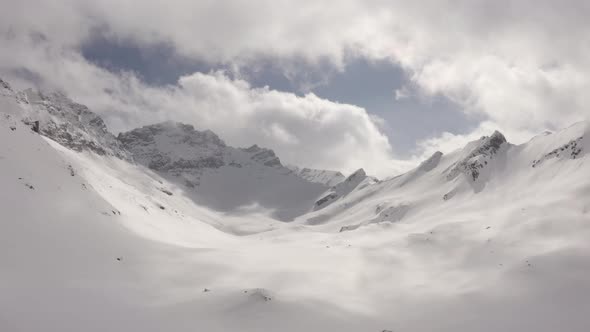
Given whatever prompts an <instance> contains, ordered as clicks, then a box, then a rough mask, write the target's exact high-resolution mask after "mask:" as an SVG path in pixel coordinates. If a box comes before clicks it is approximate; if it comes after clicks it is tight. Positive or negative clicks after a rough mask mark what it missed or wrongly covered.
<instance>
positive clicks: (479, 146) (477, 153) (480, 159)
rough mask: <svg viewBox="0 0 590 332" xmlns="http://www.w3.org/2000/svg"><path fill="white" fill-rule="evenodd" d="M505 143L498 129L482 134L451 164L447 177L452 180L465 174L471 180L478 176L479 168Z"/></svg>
mask: <svg viewBox="0 0 590 332" xmlns="http://www.w3.org/2000/svg"><path fill="white" fill-rule="evenodd" d="M504 143H506V138H505V137H504V135H502V134H501V133H500V132H499V131H495V132H494V133H493V134H492V135H491V136H489V137H488V136H484V137H482V138H481V139H480V140H479V141H477V142H474V145H475V147H474V148H473V149H472V150H471V152H469V153H468V154H467V156H466V157H464V158H462V159H461V160H459V161H458V162H456V163H455V164H453V166H451V168H450V170H449V171H448V173H447V179H448V180H452V179H454V178H456V177H457V176H458V175H459V174H462V173H463V174H466V175H467V176H468V177H469V178H471V179H472V180H473V181H476V180H477V178H478V177H479V174H480V172H481V169H483V168H484V167H485V166H486V165H487V164H488V163H489V161H490V160H492V159H493V158H494V155H496V154H497V153H498V151H499V150H500V149H501V148H502V145H503V144H504Z"/></svg>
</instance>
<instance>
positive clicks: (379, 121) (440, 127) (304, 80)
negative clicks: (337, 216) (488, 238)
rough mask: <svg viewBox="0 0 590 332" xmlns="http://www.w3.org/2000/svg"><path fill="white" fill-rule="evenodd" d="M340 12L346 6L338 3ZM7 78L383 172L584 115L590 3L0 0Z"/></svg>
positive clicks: (0, 65) (107, 111)
mask: <svg viewBox="0 0 590 332" xmlns="http://www.w3.org/2000/svg"><path fill="white" fill-rule="evenodd" d="M335 3H337V5H335ZM0 5H1V8H3V10H2V11H1V12H0V45H2V47H1V48H0V77H2V78H4V79H6V80H8V81H9V82H11V83H12V84H13V85H15V86H16V87H17V88H26V87H35V88H38V89H42V90H60V91H63V92H65V93H67V94H68V95H69V96H70V97H71V98H73V99H74V100H76V101H79V102H81V103H83V104H86V105H87V106H89V107H90V108H91V109H92V110H94V111H95V112H97V113H99V114H100V115H101V116H103V118H104V119H105V121H106V122H107V124H108V125H109V128H110V129H111V130H112V131H114V132H120V131H125V130H129V129H132V128H134V127H137V126H141V125H146V124H151V123H155V122H159V121H167V120H173V121H181V122H186V123H191V124H193V125H194V126H195V127H196V128H198V129H210V130H213V131H214V132H216V133H217V134H218V135H220V136H221V137H222V138H223V139H224V140H225V141H226V142H227V143H228V144H231V145H236V146H247V145H251V144H259V145H261V146H266V147H269V148H272V149H274V150H275V152H276V153H277V154H278V155H279V157H280V158H281V160H283V161H284V162H285V163H290V164H297V165H301V166H307V167H316V168H326V169H337V170H341V171H344V172H347V173H348V172H352V171H354V170H355V169H357V168H360V167H363V168H365V169H366V170H367V171H368V172H369V173H372V174H375V175H377V176H379V177H386V176H391V175H395V174H397V173H399V172H402V171H405V170H407V169H408V168H410V167H413V166H415V165H416V164H417V163H419V162H420V161H421V160H423V159H426V158H427V157H428V156H429V155H431V154H432V153H434V152H435V151H437V150H440V151H442V152H444V153H448V152H450V151H452V150H454V149H457V148H460V147H462V146H464V144H465V143H467V142H468V141H470V140H473V139H477V138H479V137H481V136H482V135H489V134H491V133H492V132H493V131H494V130H496V129H498V130H500V131H501V132H503V133H504V134H505V135H506V137H507V138H508V140H509V141H511V142H513V143H523V142H526V141H527V140H528V139H530V138H531V137H532V136H533V135H536V134H538V133H541V132H543V131H545V130H550V131H555V130H559V129H560V128H563V127H567V126H569V125H571V124H573V123H575V122H577V121H583V120H587V119H588V118H589V116H590V111H589V109H588V107H587V106H586V105H588V101H589V100H588V99H590V94H588V93H587V92H586V91H588V88H590V76H589V74H590V33H588V31H590V26H589V25H590V24H589V23H587V21H588V20H587V17H589V16H588V15H589V14H590V4H588V3H587V2H586V1H577V0H570V1H567V0H566V1H560V2H557V1H550V0H537V1H532V0H517V1H506V0H499V1H482V0H469V1H467V0H456V1H426V0H424V1H412V2H408V1H396V0H387V1H385V0H383V1H381V0H374V1H361V0H342V1H338V2H334V1H321V0H315V1H312V0H300V1H287V0H272V1H271V0H257V1H243V0H225V1H214V0H195V1H184V0H182V1H181V0H174V1H165V2H164V1H153V0H146V1H141V2H138V1H130V0H117V1H114V0H94V1H87V0H77V1H74V0H64V1H59V2H55V1H46V0H21V1H18V2H15V1H9V0H0Z"/></svg>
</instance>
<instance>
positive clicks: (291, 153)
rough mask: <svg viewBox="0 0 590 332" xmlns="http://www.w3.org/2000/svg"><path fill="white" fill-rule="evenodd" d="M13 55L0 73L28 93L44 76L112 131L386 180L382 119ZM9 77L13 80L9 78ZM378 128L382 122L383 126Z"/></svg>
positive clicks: (237, 87) (233, 84)
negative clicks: (187, 137)
mask: <svg viewBox="0 0 590 332" xmlns="http://www.w3.org/2000/svg"><path fill="white" fill-rule="evenodd" d="M8 46H9V47H10V49H11V50H12V52H11V55H12V56H14V55H15V54H16V55H18V57H16V58H13V57H11V56H6V55H3V56H2V55H0V63H1V64H0V71H2V72H6V73H7V75H8V77H7V78H8V79H9V80H11V81H16V82H17V86H20V87H23V88H24V87H26V86H27V84H28V82H27V80H25V81H20V79H19V78H20V77H21V76H22V75H20V74H19V73H18V72H17V73H16V74H15V73H12V72H11V71H10V69H11V68H17V67H23V68H27V70H29V71H31V72H33V73H35V74H36V76H39V77H42V78H43V80H41V81H40V82H39V86H40V87H41V88H43V89H63V90H65V91H67V92H68V93H69V94H70V95H71V96H72V97H73V98H74V99H75V100H77V101H79V102H81V103H84V104H87V105H90V106H91V107H92V109H93V110H94V111H96V112H98V113H99V114H101V115H102V116H103V117H104V118H105V120H106V121H107V123H108V124H109V125H110V127H111V129H114V130H115V131H121V130H128V129H131V128H134V127H136V126H140V125H145V124H151V123H155V122H160V121H166V120H173V121H181V122H185V123H190V124H193V125H195V127H196V128H199V129H202V130H204V129H210V130H213V131H214V132H216V133H218V134H219V135H220V136H221V137H222V138H223V139H224V140H226V142H227V143H228V144H231V145H234V146H249V145H252V144H259V145H261V146H265V147H269V148H272V149H274V150H275V151H276V152H277V154H278V155H279V157H280V158H281V159H282V160H283V161H284V162H286V163H292V164H298V165H302V166H311V167H319V168H326V169H338V170H343V171H346V172H352V171H354V170H355V169H357V168H360V167H365V168H367V170H368V171H370V172H371V173H373V174H379V175H383V174H384V173H389V172H390V170H389V169H387V167H388V165H389V164H390V163H391V159H392V151H391V146H390V143H389V141H388V139H387V137H386V136H385V135H384V134H383V133H382V132H381V131H380V129H379V125H380V123H379V121H380V120H379V119H378V118H376V117H372V116H369V114H368V113H367V112H366V110H364V109H362V108H360V107H357V106H354V105H349V104H341V103H336V102H332V101H329V100H325V99H322V98H319V97H317V96H316V95H314V94H313V93H308V94H306V95H304V96H298V95H295V94H293V93H287V92H280V91H276V90H271V89H270V88H268V87H264V88H254V87H252V86H250V84H249V83H248V82H247V81H244V80H241V79H238V78H230V77H229V76H228V75H226V73H224V72H222V71H216V72H211V73H208V74H205V73H194V74H191V75H187V76H183V77H181V78H180V79H179V81H178V83H177V84H176V85H169V86H164V87H156V86H149V85H146V84H145V83H143V82H142V81H141V80H139V79H138V78H137V77H136V76H135V75H134V74H133V73H130V72H122V73H111V72H108V71H106V70H104V69H101V68H99V67H97V66H95V65H94V64H92V63H89V62H88V61H86V60H85V59H84V58H83V57H82V56H81V55H80V54H79V53H77V52H76V51H75V50H64V49H61V48H55V47H54V46H53V45H52V44H50V43H48V42H38V41H35V42H32V41H31V40H27V39H25V40H24V42H23V41H22V40H18V41H17V40H13V41H12V42H10V44H8ZM11 73H12V74H11ZM381 121H382V120H381Z"/></svg>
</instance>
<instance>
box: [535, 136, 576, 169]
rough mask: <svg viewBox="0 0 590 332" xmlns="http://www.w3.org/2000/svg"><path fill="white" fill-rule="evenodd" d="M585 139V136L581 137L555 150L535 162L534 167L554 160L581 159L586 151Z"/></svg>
mask: <svg viewBox="0 0 590 332" xmlns="http://www.w3.org/2000/svg"><path fill="white" fill-rule="evenodd" d="M583 139H584V136H580V137H578V138H576V139H573V140H571V141H569V142H567V143H566V144H564V145H562V146H560V147H558V148H557V149H554V150H552V151H551V152H549V153H547V154H545V155H543V156H542V157H541V158H539V159H536V160H533V163H532V167H533V168H534V167H537V166H539V165H540V164H541V163H543V162H544V161H546V160H548V159H552V158H569V159H576V158H578V157H580V155H581V154H582V153H583V152H584V149H583V147H582V144H581V142H582V140H583Z"/></svg>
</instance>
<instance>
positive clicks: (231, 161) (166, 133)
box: [118, 122, 283, 187]
mask: <svg viewBox="0 0 590 332" xmlns="http://www.w3.org/2000/svg"><path fill="white" fill-rule="evenodd" d="M118 139H119V141H120V142H121V143H122V144H123V146H124V147H125V149H127V150H128V151H129V152H130V153H131V154H132V155H133V157H134V159H135V160H136V161H137V162H138V163H140V164H143V165H145V166H147V167H149V168H151V169H153V170H156V171H160V172H166V173H168V174H170V175H173V176H177V177H178V176H181V177H183V178H184V179H185V184H186V185H187V186H188V187H194V186H198V185H199V183H200V178H201V175H202V174H203V172H205V171H207V170H214V169H218V168H220V167H222V166H229V167H234V168H242V167H245V166H247V165H250V164H256V165H262V166H265V167H271V168H275V169H281V168H283V166H282V164H281V161H280V160H279V158H278V157H277V156H276V155H275V153H274V152H273V151H272V150H270V149H265V148H261V147H259V146H258V145H253V146H251V147H249V148H233V147H231V146H227V145H226V144H225V142H224V141H223V140H221V139H220V138H219V137H218V136H217V135H216V134H215V133H213V132H212V131H210V130H205V131H198V130H195V128H194V127H193V126H192V125H187V124H183V123H175V122H164V123H158V124H153V125H149V126H144V127H141V128H137V129H133V130H131V131H129V132H125V133H120V134H119V136H118Z"/></svg>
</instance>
